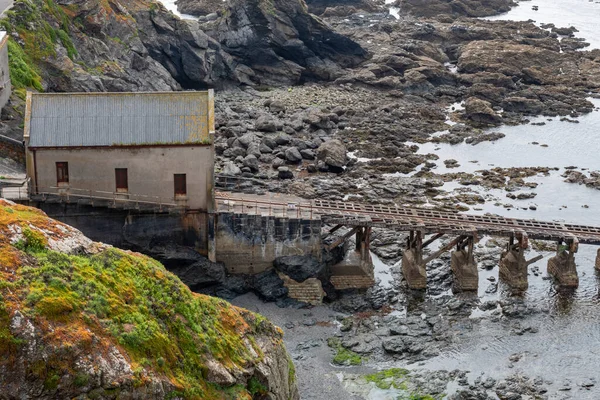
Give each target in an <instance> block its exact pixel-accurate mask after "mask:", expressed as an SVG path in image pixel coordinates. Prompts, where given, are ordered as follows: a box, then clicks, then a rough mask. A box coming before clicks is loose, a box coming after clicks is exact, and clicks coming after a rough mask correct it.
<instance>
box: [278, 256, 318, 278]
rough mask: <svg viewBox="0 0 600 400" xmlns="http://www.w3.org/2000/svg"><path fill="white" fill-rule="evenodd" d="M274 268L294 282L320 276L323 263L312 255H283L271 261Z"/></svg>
mask: <svg viewBox="0 0 600 400" xmlns="http://www.w3.org/2000/svg"><path fill="white" fill-rule="evenodd" d="M273 266H274V267H275V269H276V270H277V271H279V272H281V273H283V274H285V275H287V276H289V277H290V278H292V279H293V280H295V281H296V282H300V283H302V282H304V281H305V280H307V279H309V278H320V277H322V276H323V274H324V273H325V264H324V263H321V262H320V261H319V260H317V259H316V258H315V257H313V256H283V257H278V258H276V259H275V261H274V262H273Z"/></svg>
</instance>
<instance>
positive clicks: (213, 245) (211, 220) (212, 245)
mask: <svg viewBox="0 0 600 400" xmlns="http://www.w3.org/2000/svg"><path fill="white" fill-rule="evenodd" d="M207 218H208V229H207V235H206V236H207V240H206V242H207V247H208V260H209V261H211V262H217V241H216V233H215V225H216V223H215V219H216V218H217V214H214V213H211V214H207Z"/></svg>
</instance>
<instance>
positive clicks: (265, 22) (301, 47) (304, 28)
mask: <svg viewBox="0 0 600 400" xmlns="http://www.w3.org/2000/svg"><path fill="white" fill-rule="evenodd" d="M215 36H216V37H217V38H218V40H219V42H220V43H221V44H222V45H223V47H224V49H225V50H226V51H227V52H228V53H230V54H232V55H233V56H234V57H235V59H236V60H237V61H238V62H240V63H241V64H244V65H246V66H247V67H250V68H251V70H250V71H248V68H246V71H247V72H248V74H247V79H248V80H249V81H251V82H257V83H260V84H266V85H271V84H275V85H281V84H294V83H298V82H299V81H300V80H302V79H324V80H332V79H335V78H337V77H338V76H340V75H341V73H342V68H344V67H352V66H355V65H357V64H359V63H361V62H362V61H364V60H365V59H366V58H367V52H366V51H365V50H364V49H363V48H362V47H361V46H360V45H359V44H357V43H356V42H354V41H353V40H351V39H349V38H347V37H346V36H343V35H340V34H339V33H336V32H334V31H333V30H332V29H331V28H330V27H329V26H327V24H326V23H325V22H323V21H322V20H321V19H319V18H318V17H315V16H314V15H311V14H309V13H308V10H307V8H306V3H304V1H302V0H247V1H246V0H230V2H229V6H228V10H227V12H226V13H225V15H224V17H223V18H222V19H221V20H220V21H219V22H218V27H217V28H216V33H215Z"/></svg>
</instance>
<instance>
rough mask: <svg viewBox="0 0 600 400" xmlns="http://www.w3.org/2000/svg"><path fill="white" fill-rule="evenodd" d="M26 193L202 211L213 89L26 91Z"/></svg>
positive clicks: (208, 189) (207, 188) (208, 179)
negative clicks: (147, 91) (193, 90)
mask: <svg viewBox="0 0 600 400" xmlns="http://www.w3.org/2000/svg"><path fill="white" fill-rule="evenodd" d="M26 110H27V111H26V118H25V134H24V139H25V145H26V157H27V176H28V178H29V186H30V192H31V194H32V195H49V196H50V195H56V196H63V197H64V196H73V197H81V198H85V197H88V198H90V199H107V200H111V199H112V200H118V201H119V202H120V203H128V202H129V203H135V204H136V205H140V204H142V205H143V204H160V205H165V206H175V207H179V208H184V209H186V210H200V211H208V210H209V209H210V208H211V203H212V201H213V200H212V198H211V197H212V187H213V171H214V154H213V147H212V141H213V135H214V94H213V91H212V90H208V91H200V92H165V93H160V92H152V93H68V94H67V93H64V94H63V93H48V94H46V93H28V96H27V107H26Z"/></svg>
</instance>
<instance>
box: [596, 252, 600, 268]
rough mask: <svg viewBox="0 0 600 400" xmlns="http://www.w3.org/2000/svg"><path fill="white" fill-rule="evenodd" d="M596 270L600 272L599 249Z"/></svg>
mask: <svg viewBox="0 0 600 400" xmlns="http://www.w3.org/2000/svg"><path fill="white" fill-rule="evenodd" d="M596 270H598V271H600V249H598V253H597V254H596Z"/></svg>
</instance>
